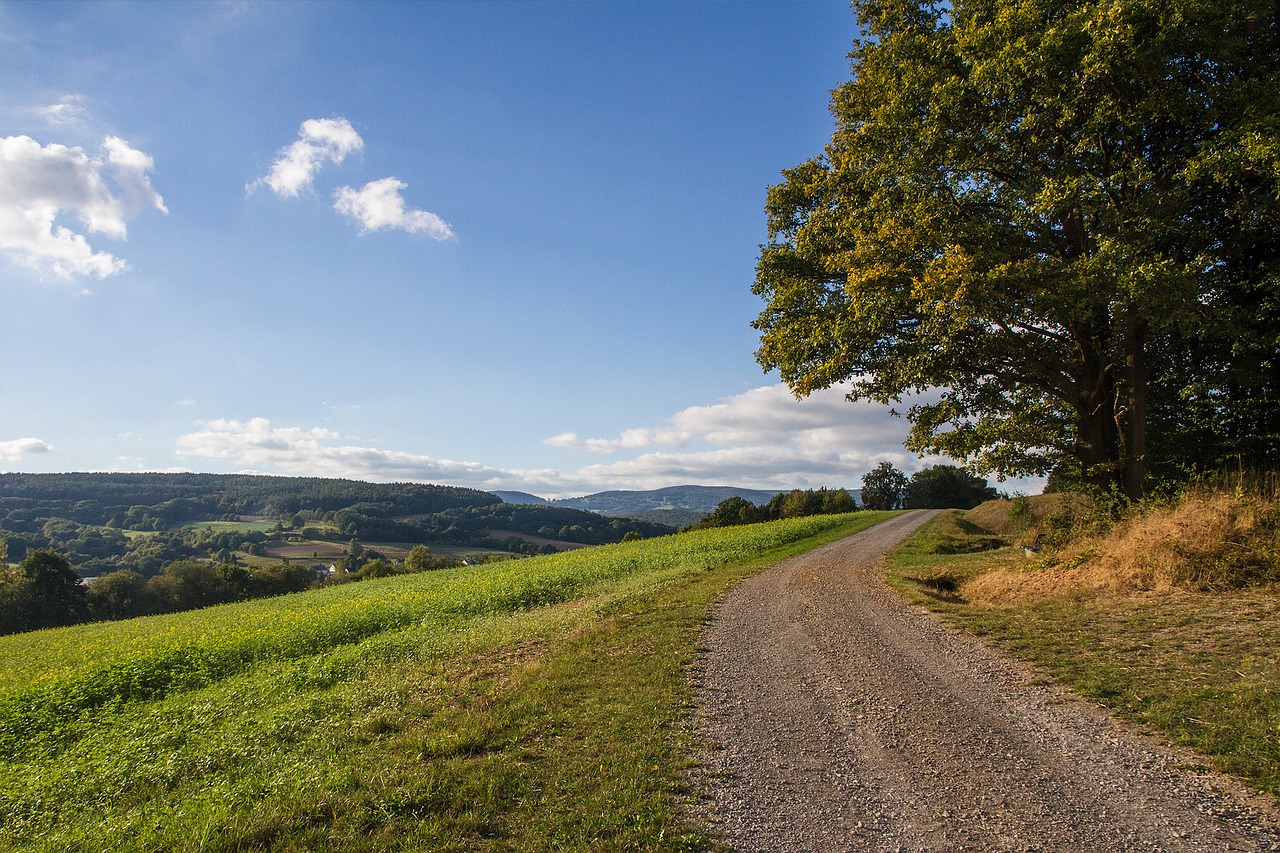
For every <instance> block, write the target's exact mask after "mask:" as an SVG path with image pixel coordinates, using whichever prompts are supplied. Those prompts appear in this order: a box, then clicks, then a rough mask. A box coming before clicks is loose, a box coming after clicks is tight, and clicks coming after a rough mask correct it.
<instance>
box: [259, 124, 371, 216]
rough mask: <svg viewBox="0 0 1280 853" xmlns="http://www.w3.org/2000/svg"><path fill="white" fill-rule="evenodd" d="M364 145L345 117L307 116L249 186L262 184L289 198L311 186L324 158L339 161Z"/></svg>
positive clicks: (333, 161) (328, 160)
mask: <svg viewBox="0 0 1280 853" xmlns="http://www.w3.org/2000/svg"><path fill="white" fill-rule="evenodd" d="M363 148H364V140H363V139H361V138H360V134H359V133H357V132H356V129H355V128H354V127H352V126H351V122H349V121H347V120H346V119H345V118H309V119H307V120H306V121H304V122H303V123H302V127H300V128H299V129H298V138H297V140H295V141H294V142H293V143H292V144H290V145H288V146H287V147H285V148H282V149H280V152H279V154H278V155H277V156H276V159H275V161H274V162H273V163H272V164H271V169H270V171H269V172H267V174H266V176H265V177H262V178H259V179H258V180H256V181H254V182H253V183H251V184H249V187H248V188H249V189H250V190H253V189H256V188H257V187H260V186H263V185H264V184H265V185H266V186H268V187H270V188H271V190H272V191H273V192H275V194H276V195H278V196H280V197H281V198H292V197H294V196H296V195H298V194H299V193H301V192H302V191H303V190H307V189H310V188H311V187H312V184H313V181H314V180H315V176H316V173H317V172H318V171H320V167H321V166H323V165H324V164H325V162H326V161H327V162H330V163H341V162H342V161H343V160H345V159H346V157H347V155H348V154H350V153H352V152H353V151H359V150H361V149H363Z"/></svg>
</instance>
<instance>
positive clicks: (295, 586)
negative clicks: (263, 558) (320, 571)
mask: <svg viewBox="0 0 1280 853" xmlns="http://www.w3.org/2000/svg"><path fill="white" fill-rule="evenodd" d="M247 575H248V577H247V578H246V581H245V593H246V595H247V596H248V597H250V598H262V597H265V596H269V595H285V594H286V593H290V592H301V591H302V590H304V589H307V588H308V587H310V586H311V585H312V584H313V583H314V582H315V575H314V574H313V573H312V571H311V568H310V567H308V566H304V565H302V564H300V563H288V562H280V563H273V564H272V565H269V566H261V567H258V568H253V569H249V570H248V572H247Z"/></svg>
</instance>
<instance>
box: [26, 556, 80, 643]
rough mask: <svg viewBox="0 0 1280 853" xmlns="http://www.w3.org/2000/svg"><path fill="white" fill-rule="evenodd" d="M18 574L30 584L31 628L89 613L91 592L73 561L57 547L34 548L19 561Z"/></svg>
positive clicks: (72, 620) (77, 619)
mask: <svg viewBox="0 0 1280 853" xmlns="http://www.w3.org/2000/svg"><path fill="white" fill-rule="evenodd" d="M18 574H19V575H20V576H22V577H23V578H25V579H26V580H27V582H28V583H29V584H30V591H31V613H30V617H29V619H28V624H29V626H30V627H32V628H50V627H53V626H56V625H71V624H74V623H76V622H82V621H84V619H86V618H87V617H88V615H89V601H88V595H87V593H86V591H85V588H84V585H83V583H82V582H81V578H80V575H78V574H76V572H75V570H74V569H72V568H71V561H70V560H68V559H67V558H66V557H65V556H63V555H62V554H59V553H58V552H57V551H50V550H48V549H46V548H41V549H39V550H37V551H32V552H31V553H30V554H28V555H27V556H26V558H25V559H23V561H22V562H21V563H19V564H18Z"/></svg>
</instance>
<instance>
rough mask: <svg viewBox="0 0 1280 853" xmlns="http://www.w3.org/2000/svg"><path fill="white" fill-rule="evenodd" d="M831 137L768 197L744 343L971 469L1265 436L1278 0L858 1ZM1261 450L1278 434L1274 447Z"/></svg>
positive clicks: (1271, 422)
mask: <svg viewBox="0 0 1280 853" xmlns="http://www.w3.org/2000/svg"><path fill="white" fill-rule="evenodd" d="M853 6H854V10H855V13H856V15H857V17H858V21H859V23H860V25H861V29H862V31H863V33H864V35H865V36H866V37H865V39H864V40H859V41H857V42H855V45H854V51H853V53H852V55H851V58H852V60H853V78H852V79H851V80H850V81H849V82H848V83H846V84H844V85H843V86H841V87H840V88H839V89H838V90H836V92H835V93H834V95H833V98H832V107H831V108H832V111H833V113H834V114H835V117H836V121H837V125H836V130H835V133H834V135H833V137H832V139H831V142H830V144H829V145H828V146H827V148H826V151H825V153H824V154H823V155H822V156H820V157H817V158H815V159H813V160H811V161H809V162H807V163H803V164H801V165H800V166H797V167H796V168H794V169H791V170H788V171H786V172H785V173H784V176H785V181H784V182H783V183H782V184H780V185H778V186H775V187H772V188H771V189H770V191H769V196H768V208H767V209H768V216H769V231H770V239H769V242H768V244H767V245H766V246H764V247H763V250H762V253H761V256H760V261H759V264H758V269H757V280H756V285H755V290H756V292H757V293H758V294H760V295H761V296H763V297H764V298H765V299H766V301H767V306H766V308H765V309H764V311H763V313H762V314H761V315H760V318H759V319H758V320H757V321H756V324H755V325H756V327H757V328H758V329H759V330H760V332H761V346H760V349H759V351H758V353H757V357H758V359H759V361H760V362H761V364H762V365H764V366H765V367H766V368H767V369H774V368H776V369H778V370H779V371H780V373H781V375H782V377H783V379H784V381H786V382H787V383H788V384H789V385H790V387H791V388H792V389H793V390H794V391H795V392H796V393H797V394H800V395H804V394H807V393H809V392H812V391H814V390H816V389H819V388H825V387H829V386H832V385H835V384H838V383H844V382H848V383H850V387H851V388H852V391H851V394H850V396H851V397H852V398H854V399H858V398H867V399H872V400H877V401H880V402H890V401H895V400H899V399H901V397H902V395H904V394H905V393H909V392H912V391H919V390H923V389H928V388H932V389H940V393H941V396H940V398H936V397H927V398H925V399H929V400H932V399H937V402H925V403H920V404H917V405H914V406H912V407H911V409H910V411H909V412H908V417H909V418H910V420H911V422H912V430H911V433H910V437H909V439H908V447H909V448H911V449H913V450H915V451H917V452H921V453H925V452H935V453H943V454H947V455H950V456H952V457H954V458H958V459H963V460H967V461H968V462H969V464H970V465H971V466H972V467H973V468H975V469H976V470H980V471H984V472H998V473H1004V474H1011V475H1017V474H1031V473H1036V474H1043V473H1046V472H1048V471H1050V470H1054V469H1055V468H1059V467H1060V466H1063V465H1064V463H1067V464H1074V465H1075V467H1076V468H1077V469H1078V470H1079V471H1080V472H1082V473H1083V475H1084V477H1085V478H1086V480H1087V481H1089V482H1090V483H1092V484H1094V485H1097V486H1102V487H1108V486H1114V487H1118V488H1120V489H1122V490H1124V491H1125V492H1126V493H1128V494H1129V495H1131V496H1135V497H1136V496H1140V495H1141V494H1142V492H1143V485H1144V479H1145V476H1146V473H1147V470H1148V467H1149V463H1155V464H1171V463H1175V462H1181V461H1186V462H1188V463H1190V464H1193V465H1194V464H1212V463H1214V462H1217V461H1219V460H1220V459H1221V458H1222V457H1223V456H1225V455H1227V454H1230V453H1247V454H1250V456H1251V461H1255V462H1256V461H1260V460H1259V458H1258V457H1259V455H1263V456H1265V455H1266V454H1271V455H1272V456H1273V457H1274V454H1275V448H1276V443H1277V436H1280V359H1277V349H1278V337H1277V335H1278V334H1280V332H1278V330H1280V295H1278V292H1277V291H1278V286H1277V280H1278V279H1277V269H1278V263H1277V259H1278V258H1280V251H1278V250H1280V213H1278V210H1280V207H1278V204H1277V202H1278V200H1280V74H1278V73H1277V69H1278V68H1280V31H1278V27H1277V5H1276V4H1275V2H1274V0H1078V2H1069V0H954V2H950V3H932V2H923V0H855V2H854V4H853ZM1273 461H1274V458H1273Z"/></svg>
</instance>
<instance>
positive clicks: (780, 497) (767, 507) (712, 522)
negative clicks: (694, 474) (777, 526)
mask: <svg viewBox="0 0 1280 853" xmlns="http://www.w3.org/2000/svg"><path fill="white" fill-rule="evenodd" d="M857 509H858V502H857V501H856V500H854V498H853V496H852V495H850V494H849V492H848V491H846V490H845V489H817V490H814V489H803V490H802V489H793V490H792V491H790V492H779V493H778V494H777V495H774V497H773V499H772V500H770V501H769V502H768V503H766V504H762V505H760V506H757V505H755V504H753V503H751V501H749V500H747V499H746V498H742V497H738V496H734V497H731V498H725V499H724V500H722V501H721V502H720V503H719V504H718V505H717V506H716V508H715V509H714V510H713V511H712V512H711V513H710V514H709V515H707V516H705V517H704V518H703V519H702V520H701V521H699V522H698V523H696V524H691V525H689V527H687V528H685V529H686V530H704V529H706V528H708V527H732V526H733V525H736V524H756V523H758V522H762V521H776V520H778V519H780V518H801V517H803V516H808V515H835V514H837V513H842V512H856V511H857Z"/></svg>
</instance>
